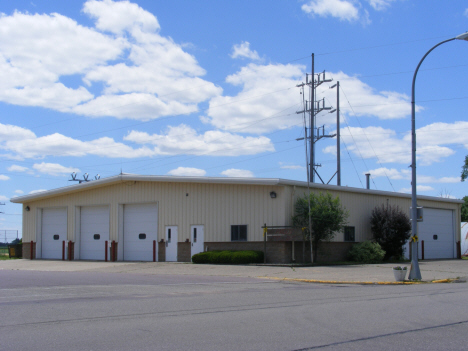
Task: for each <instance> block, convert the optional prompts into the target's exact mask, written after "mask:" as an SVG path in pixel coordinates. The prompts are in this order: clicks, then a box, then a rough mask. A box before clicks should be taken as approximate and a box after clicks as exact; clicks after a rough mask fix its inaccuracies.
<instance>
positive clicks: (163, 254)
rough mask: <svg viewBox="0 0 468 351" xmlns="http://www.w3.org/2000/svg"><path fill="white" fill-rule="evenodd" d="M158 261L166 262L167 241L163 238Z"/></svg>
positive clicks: (160, 243) (159, 246) (159, 247)
mask: <svg viewBox="0 0 468 351" xmlns="http://www.w3.org/2000/svg"><path fill="white" fill-rule="evenodd" d="M158 262H166V242H165V241H164V239H161V241H160V242H159V245H158Z"/></svg>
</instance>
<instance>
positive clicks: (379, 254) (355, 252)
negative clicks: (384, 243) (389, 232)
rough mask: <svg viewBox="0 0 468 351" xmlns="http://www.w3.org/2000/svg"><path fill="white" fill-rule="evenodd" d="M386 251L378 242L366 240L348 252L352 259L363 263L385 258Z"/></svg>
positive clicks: (375, 261)
mask: <svg viewBox="0 0 468 351" xmlns="http://www.w3.org/2000/svg"><path fill="white" fill-rule="evenodd" d="M384 256H385V251H384V250H382V248H381V247H380V245H379V244H378V243H373V242H370V241H364V242H362V243H359V244H356V245H354V246H353V247H352V248H351V250H349V252H348V258H349V259H350V260H351V261H355V262H362V263H377V262H380V261H382V260H383V258H384Z"/></svg>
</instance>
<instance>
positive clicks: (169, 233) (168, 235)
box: [167, 228, 171, 243]
mask: <svg viewBox="0 0 468 351" xmlns="http://www.w3.org/2000/svg"><path fill="white" fill-rule="evenodd" d="M167 242H168V243H170V242H171V228H169V229H168V230H167Z"/></svg>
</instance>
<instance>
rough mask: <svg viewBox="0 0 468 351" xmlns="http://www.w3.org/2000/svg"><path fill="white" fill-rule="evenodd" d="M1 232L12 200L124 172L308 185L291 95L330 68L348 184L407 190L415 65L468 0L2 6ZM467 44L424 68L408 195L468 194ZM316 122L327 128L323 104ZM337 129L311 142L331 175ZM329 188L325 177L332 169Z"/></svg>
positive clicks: (454, 28)
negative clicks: (465, 176)
mask: <svg viewBox="0 0 468 351" xmlns="http://www.w3.org/2000/svg"><path fill="white" fill-rule="evenodd" d="M0 12H1V17H0V72H1V74H2V79H1V80H0V201H1V202H3V203H5V206H1V207H0V210H1V211H2V212H4V214H0V229H14V230H20V232H21V216H20V214H21V206H20V205H15V204H12V203H10V202H9V199H10V198H12V197H13V196H18V195H24V194H29V193H31V192H35V191H40V190H47V189H53V188H57V187H63V186H67V185H70V184H71V182H69V181H68V180H69V179H70V173H71V172H77V173H78V177H82V175H83V174H84V173H88V174H89V175H90V178H94V176H95V175H97V174H99V175H100V176H101V177H108V176H112V175H116V174H118V173H120V172H121V171H123V172H125V173H136V174H153V175H195V176H214V177H216V176H253V177H265V178H286V179H297V180H306V170H305V155H304V152H305V151H304V142H303V141H296V139H297V138H300V137H302V136H303V135H304V132H303V121H302V116H301V115H298V114H296V111H299V110H301V109H302V105H301V101H302V100H301V95H300V90H299V89H298V88H296V85H297V84H299V83H301V82H303V81H304V80H305V74H306V72H310V66H311V63H310V61H311V58H310V57H311V54H312V53H315V70H316V72H319V71H323V70H326V72H327V78H333V80H334V81H333V82H331V83H324V84H322V85H321V86H320V87H319V88H318V96H317V98H318V99H325V101H326V104H327V105H329V106H333V107H335V105H336V100H335V97H336V90H335V89H330V86H331V85H333V84H335V83H336V81H340V85H341V91H340V100H341V115H342V118H341V134H342V144H341V150H342V153H341V158H342V185H344V186H350V187H358V188H362V187H365V176H364V174H365V173H367V172H369V173H371V175H372V176H371V178H372V180H371V188H373V189H378V190H388V191H400V192H409V191H410V168H408V166H409V165H410V163H411V147H410V127H411V121H410V112H411V109H410V93H411V91H410V90H411V80H412V75H413V72H414V69H415V68H416V65H417V63H418V62H419V60H420V59H421V57H422V56H423V55H424V54H425V52H426V51H427V50H429V48H431V47H432V46H433V45H435V44H436V43H438V42H440V41H442V40H445V39H448V38H452V37H454V36H456V35H458V34H461V33H463V32H465V31H467V30H468V4H467V3H466V2H464V1H459V0H454V1H447V2H441V1H434V0H428V1H422V0H304V1H301V0H298V1H294V0H291V1H275V2H271V1H263V0H256V1H247V0H243V1H216V0H211V1H208V0H207V1H204V0H199V1H196V2H194V1H182V0H174V1H143V0H138V1H132V2H130V1H120V2H119V1H111V0H104V1H95V0H90V1H66V2H65V1H51V0H48V1H21V0H17V1H14V2H12V1H9V2H6V1H3V2H1V3H0ZM467 57H468V43H467V42H463V41H458V40H457V41H454V42H450V43H447V44H444V45H443V46H441V47H440V48H438V49H436V50H435V51H434V52H433V53H431V54H430V55H429V56H428V58H427V59H426V61H425V62H424V64H423V66H422V67H421V70H420V72H419V74H418V80H417V86H416V87H417V89H416V102H417V108H418V111H417V117H416V118H417V140H418V166H417V172H418V193H419V194H424V195H431V196H440V195H443V196H450V197H454V198H461V197H463V196H465V195H467V192H466V191H465V188H466V184H465V183H461V182H460V181H459V179H460V171H461V166H462V164H463V161H464V157H465V155H466V154H468V151H467V147H468V121H467V120H466V117H465V110H466V109H467V107H468V94H467V93H466V90H467V84H468V83H467V82H468V64H467V63H466V58H467ZM317 123H318V125H324V126H325V131H326V132H327V133H329V134H333V133H335V132H336V117H335V115H334V114H329V113H326V112H324V113H322V114H320V115H319V116H318V117H317ZM335 145H336V140H335V139H322V140H320V141H319V142H317V144H316V161H317V163H319V164H321V167H320V168H319V173H320V175H321V176H322V178H323V179H324V180H325V181H328V180H329V179H330V177H331V176H332V175H333V174H334V172H335V170H336V168H335V167H336V152H335V151H336V147H335ZM330 184H336V178H334V179H332V180H331V181H330Z"/></svg>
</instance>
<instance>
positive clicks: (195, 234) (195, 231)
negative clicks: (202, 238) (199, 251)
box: [193, 228, 197, 243]
mask: <svg viewBox="0 0 468 351" xmlns="http://www.w3.org/2000/svg"><path fill="white" fill-rule="evenodd" d="M193 242H194V243H196V242H197V228H193Z"/></svg>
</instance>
